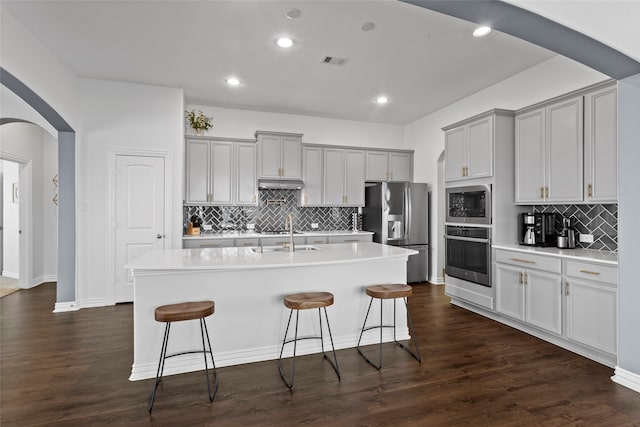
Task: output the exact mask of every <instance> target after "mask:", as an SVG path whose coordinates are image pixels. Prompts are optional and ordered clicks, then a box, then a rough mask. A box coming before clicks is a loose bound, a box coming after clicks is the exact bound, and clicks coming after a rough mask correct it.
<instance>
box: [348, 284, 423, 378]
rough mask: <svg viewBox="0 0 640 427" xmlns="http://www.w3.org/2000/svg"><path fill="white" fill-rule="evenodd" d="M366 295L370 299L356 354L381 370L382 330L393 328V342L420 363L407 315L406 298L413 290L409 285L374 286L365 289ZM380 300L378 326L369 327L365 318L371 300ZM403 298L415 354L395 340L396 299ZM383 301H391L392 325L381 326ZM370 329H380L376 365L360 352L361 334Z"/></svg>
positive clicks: (416, 342)
mask: <svg viewBox="0 0 640 427" xmlns="http://www.w3.org/2000/svg"><path fill="white" fill-rule="evenodd" d="M366 292H367V295H369V296H370V297H371V300H370V301H369V308H368V309H367V315H366V316H365V317H364V322H363V323H362V330H361V331H360V338H359V339H358V345H357V348H358V353H360V355H361V356H362V357H364V359H365V360H366V361H367V362H368V363H369V364H370V365H372V366H373V367H375V368H376V369H378V370H380V368H382V330H383V329H384V328H393V342H395V343H396V344H397V345H399V346H400V347H402V348H403V349H404V350H406V351H407V352H408V353H409V354H411V355H412V356H413V357H414V358H415V359H416V360H417V361H418V362H419V363H421V362H422V358H421V357H420V349H419V348H418V341H416V334H415V332H414V331H413V324H412V323H411V315H410V314H409V305H408V304H407V297H409V296H411V294H412V292H413V289H412V288H411V286H409V285H374V286H369V287H367V289H366ZM374 298H376V299H379V300H380V325H376V326H369V327H365V326H366V325H367V318H368V317H369V311H370V310H371V304H372V303H373V299H374ZM397 298H404V305H405V307H406V308H407V320H408V321H409V331H410V332H411V340H412V341H413V345H414V346H415V347H416V352H415V353H414V352H413V351H411V349H410V348H409V347H407V346H406V345H404V344H402V343H400V342H398V340H396V299H397ZM385 299H393V325H383V324H382V301H383V300H385ZM371 329H380V344H379V362H378V364H375V363H373V362H372V361H371V360H370V359H369V358H368V357H367V356H365V354H364V353H363V352H362V350H360V341H362V334H363V333H364V332H365V331H368V330H371Z"/></svg>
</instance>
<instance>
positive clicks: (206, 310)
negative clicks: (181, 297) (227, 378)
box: [149, 301, 218, 413]
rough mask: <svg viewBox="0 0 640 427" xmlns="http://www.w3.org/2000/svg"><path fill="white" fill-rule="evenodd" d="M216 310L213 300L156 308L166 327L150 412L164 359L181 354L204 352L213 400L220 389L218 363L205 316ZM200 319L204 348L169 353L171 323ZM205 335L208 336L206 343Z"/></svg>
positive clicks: (157, 316) (205, 366) (160, 319)
mask: <svg viewBox="0 0 640 427" xmlns="http://www.w3.org/2000/svg"><path fill="white" fill-rule="evenodd" d="M214 311H215V303H214V302H213V301H197V302H183V303H180V304H170V305H161V306H160V307H157V308H156V309H155V312H154V313H155V319H156V321H157V322H164V323H166V326H165V328H164V338H163V340H162V349H161V350H160V360H159V361H158V370H157V372H156V383H155V385H154V386H153V392H151V397H150V398H149V413H151V410H152V409H153V401H154V400H155V397H156V390H157V389H158V384H159V383H160V380H161V379H162V373H163V372H164V361H165V360H166V359H168V358H170V357H174V356H180V355H183V354H191V353H202V354H203V355H204V373H205V376H206V378H207V391H208V392H209V401H210V402H211V401H213V398H214V397H215V395H216V392H217V391H218V375H217V373H216V364H215V362H214V360H213V352H212V351H211V342H210V341H209V331H208V330H207V322H206V321H205V317H207V316H210V315H212V314H213V312H214ZM194 319H199V320H200V336H201V337H202V350H193V351H183V352H181V353H172V354H169V355H167V344H168V342H169V331H170V330H171V323H173V322H181V321H183V320H194ZM205 335H206V337H207V340H206V344H207V345H205ZM207 353H209V355H210V356H211V365H212V367H213V379H214V386H213V392H212V391H211V381H210V379H209V366H208V364H207Z"/></svg>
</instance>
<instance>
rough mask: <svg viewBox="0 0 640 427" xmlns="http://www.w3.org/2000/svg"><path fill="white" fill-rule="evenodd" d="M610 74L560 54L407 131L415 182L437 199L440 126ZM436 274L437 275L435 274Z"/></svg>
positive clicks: (436, 215)
mask: <svg viewBox="0 0 640 427" xmlns="http://www.w3.org/2000/svg"><path fill="white" fill-rule="evenodd" d="M606 79H607V76H605V75H603V74H601V73H599V72H596V71H594V70H592V69H590V68H588V67H585V66H584V65H581V64H578V63H577V62H574V61H572V60H570V59H567V58H565V57H561V56H556V57H553V58H551V59H548V60H547V61H545V62H542V63H540V64H538V65H536V66H534V67H531V68H529V69H527V70H525V71H523V72H521V73H519V74H516V75H515V76H513V77H511V78H509V79H506V80H503V81H502V82H500V83H497V84H495V85H493V86H491V87H488V88H487V89H484V90H482V91H480V92H477V93H475V94H473V95H471V96H469V97H466V98H464V99H462V100H460V101H458V102H455V103H453V104H450V105H448V106H447V107H445V108H443V109H441V110H439V111H436V112H435V113H433V114H430V115H428V116H425V117H423V118H421V119H418V120H416V121H414V122H412V123H409V124H408V125H407V126H405V128H404V141H405V144H404V145H405V146H406V147H407V148H408V149H413V150H415V156H414V161H415V166H414V179H415V180H416V181H421V182H429V183H431V184H432V186H431V188H432V195H431V200H434V201H436V200H438V189H437V186H436V183H437V168H436V164H437V159H438V157H439V156H440V154H441V153H442V151H443V150H444V133H443V132H442V128H443V127H445V126H447V125H450V124H453V123H456V122H458V121H460V120H464V119H466V118H469V117H471V116H474V115H476V114H479V113H482V112H485V111H488V110H491V109H493V108H504V109H508V110H517V109H519V108H522V107H526V106H528V105H531V104H534V103H536V102H540V101H544V100H545V99H549V98H552V97H554V96H558V95H562V94H563V93H566V92H570V91H572V90H575V89H580V88H582V87H584V86H588V85H590V84H592V83H597V82H599V81H602V80H606ZM443 212H444V210H443V209H441V208H439V207H437V206H432V209H431V215H432V218H431V230H430V232H431V236H438V230H437V225H438V223H439V222H442V221H444V219H443V218H441V216H442V215H443ZM438 240H439V239H435V238H434V239H432V242H431V243H432V245H431V248H430V250H431V254H430V257H431V265H434V266H438V263H437V251H438V250H443V248H440V247H439V246H440V245H439V243H438ZM431 274H432V275H434V276H431V277H430V280H431V281H433V282H437V283H441V282H442V279H443V278H442V277H441V276H442V270H441V268H434V269H432V271H431ZM435 275H437V276H435Z"/></svg>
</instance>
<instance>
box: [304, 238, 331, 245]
mask: <svg viewBox="0 0 640 427" xmlns="http://www.w3.org/2000/svg"><path fill="white" fill-rule="evenodd" d="M325 243H327V237H326V236H317V237H307V245H322V244H325Z"/></svg>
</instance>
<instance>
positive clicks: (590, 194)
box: [587, 184, 593, 197]
mask: <svg viewBox="0 0 640 427" xmlns="http://www.w3.org/2000/svg"><path fill="white" fill-rule="evenodd" d="M587 197H593V185H591V184H589V185H587Z"/></svg>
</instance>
